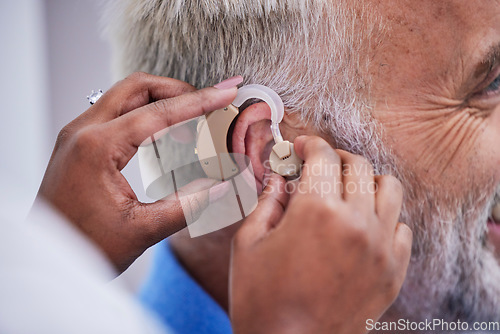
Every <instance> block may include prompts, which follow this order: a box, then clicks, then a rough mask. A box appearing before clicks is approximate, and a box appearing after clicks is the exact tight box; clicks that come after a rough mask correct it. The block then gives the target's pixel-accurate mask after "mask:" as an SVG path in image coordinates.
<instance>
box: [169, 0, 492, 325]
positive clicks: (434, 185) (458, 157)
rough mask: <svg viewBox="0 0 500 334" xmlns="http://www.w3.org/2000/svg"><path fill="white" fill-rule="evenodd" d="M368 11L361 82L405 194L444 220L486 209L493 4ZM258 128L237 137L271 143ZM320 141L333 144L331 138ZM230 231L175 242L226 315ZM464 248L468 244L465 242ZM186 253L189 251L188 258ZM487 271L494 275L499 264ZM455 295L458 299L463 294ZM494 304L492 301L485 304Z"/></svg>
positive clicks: (437, 308) (289, 132)
mask: <svg viewBox="0 0 500 334" xmlns="http://www.w3.org/2000/svg"><path fill="white" fill-rule="evenodd" d="M373 8H374V10H376V11H377V12H378V15H380V16H381V17H382V18H383V21H384V23H385V30H386V31H385V36H383V37H382V38H380V40H381V42H380V43H379V44H376V45H375V46H374V48H373V49H371V50H370V54H369V56H370V59H372V63H371V64H372V65H371V67H370V68H369V69H368V72H367V73H360V75H364V76H365V77H367V78H369V81H370V82H371V87H372V88H371V92H370V98H371V101H372V110H373V111H372V114H373V116H374V118H375V119H376V120H377V121H378V122H379V123H380V124H381V129H382V136H383V138H384V143H385V145H386V146H387V147H389V148H390V149H391V150H392V152H393V155H394V157H395V159H396V160H397V162H398V165H399V168H400V169H401V170H403V171H404V173H402V174H404V175H405V176H408V177H407V178H406V179H405V180H404V188H405V190H406V191H407V192H408V193H409V194H410V195H411V194H412V193H413V191H416V189H420V190H421V192H423V193H425V192H427V193H432V195H433V196H434V197H433V198H434V199H435V200H436V204H439V205H440V208H443V209H444V210H443V211H449V212H451V213H449V215H448V216H447V221H448V220H449V221H453V219H454V218H456V217H457V216H458V214H457V213H456V212H455V211H458V209H459V207H460V203H463V202H464V201H465V199H467V198H469V199H470V201H472V203H475V204H476V207H477V208H481V209H483V208H485V205H486V200H485V199H484V198H482V197H485V198H490V197H492V196H493V194H494V192H495V191H496V190H497V189H498V185H499V183H500V169H499V168H498V166H499V165H500V145H498V143H499V142H500V92H498V89H492V87H493V88H495V87H494V85H493V86H492V82H493V81H494V80H495V78H496V77H497V76H498V75H499V74H500V57H498V56H497V57H491V56H490V57H488V53H490V51H491V49H492V48H493V47H494V46H496V45H498V44H499V43H500V20H499V18H500V4H499V2H498V1H490V0H483V1H481V0H478V1H432V0H425V1H400V0H397V1H379V2H374V3H373ZM488 60H491V61H488ZM488 86H489V88H488ZM259 122H260V120H255V124H256V125H255V126H254V127H250V128H247V133H246V134H243V133H242V134H240V135H239V137H240V138H246V136H249V135H251V136H253V137H261V138H265V139H266V140H267V139H268V138H267V137H265V136H266V134H265V133H264V132H260V131H262V130H260V128H259V127H258V125H257V124H258V123H259ZM262 128H264V127H262ZM254 130H255V134H254V133H252V132H253V131H254ZM249 132H250V133H249ZM282 132H283V134H284V137H285V138H286V139H288V140H293V138H295V137H296V136H297V134H298V133H301V134H307V133H311V129H309V128H307V126H306V125H304V124H297V123H294V122H291V121H290V119H287V118H286V119H285V120H284V124H283V126H282ZM325 139H326V140H327V141H329V142H331V138H328V137H325ZM238 145H239V146H238ZM252 145H254V143H253V142H252V141H250V140H248V141H247V140H240V143H239V144H236V147H243V146H244V147H245V148H246V150H247V151H252V150H258V149H261V150H262V148H263V147H266V146H265V145H262V144H261V145H260V148H252ZM240 150H241V148H240ZM262 152H263V151H262ZM258 156H259V155H254V156H253V158H252V164H259V162H258V161H256V159H257V158H258ZM260 156H261V157H265V156H266V154H265V153H262V154H261V155H260ZM417 195H418V194H417ZM417 195H415V196H417ZM411 199H412V198H411V197H408V198H407V199H406V202H405V203H404V204H405V206H406V208H407V210H408V211H409V212H413V213H414V214H413V215H411V214H409V215H408V217H412V218H414V221H407V223H409V224H410V226H411V227H413V228H415V229H417V230H420V229H422V228H424V229H425V228H426V227H425V226H424V227H422V226H423V225H419V224H421V220H422V219H424V218H421V217H418V216H417V214H418V209H419V208H418V205H419V203H420V202H418V201H416V199H418V198H413V200H414V201H413V202H412V201H411ZM422 201H423V200H422ZM454 210H455V211H454ZM415 212H417V214H415ZM476 218H477V217H476ZM436 228H438V227H436ZM466 228H467V233H470V234H472V232H470V231H473V230H474V229H476V230H480V231H481V230H482V229H484V230H485V231H486V220H485V219H469V220H468V221H466ZM448 229H451V227H450V228H448ZM235 230H236V229H233V228H231V229H227V230H225V231H220V232H218V235H217V236H216V235H210V236H206V237H204V238H203V239H202V238H199V240H188V239H187V238H186V237H185V235H184V234H183V233H182V232H181V233H179V234H177V235H176V236H175V237H174V238H173V239H172V245H173V246H174V249H175V251H176V253H177V255H178V257H179V258H180V260H181V261H182V262H183V263H184V265H185V266H186V268H187V269H188V271H190V272H191V273H192V275H193V276H194V277H195V278H196V279H197V280H198V281H199V282H200V284H201V285H202V286H203V287H204V288H205V289H206V290H207V291H209V293H211V294H212V295H213V296H214V298H215V299H216V300H217V301H218V302H219V303H220V304H221V305H222V306H224V307H227V300H228V297H227V293H226V292H225V291H227V286H226V284H227V283H228V281H227V276H226V274H227V266H228V264H229V252H230V239H231V236H232V233H234V231H235ZM443 233H444V234H445V235H446V233H448V232H446V231H445V232H443ZM450 233H451V232H450ZM450 233H448V234H447V235H450ZM462 233H463V232H462ZM424 238H427V237H426V236H425V230H423V231H422V232H421V233H420V234H419V236H418V240H416V241H421V240H420V239H422V241H421V242H420V243H417V244H418V245H419V247H420V248H418V249H416V250H417V251H419V250H420V249H426V246H428V247H430V246H429V245H427V244H426V243H425V242H426V241H425V240H423V239H424ZM457 238H458V237H457ZM479 238H480V239H481V240H482V239H483V238H484V240H485V241H484V242H483V241H477V242H476V243H477V244H478V246H477V247H480V248H484V250H481V251H483V252H484V254H482V255H488V256H489V252H490V250H491V249H493V248H495V247H496V249H497V250H498V249H500V244H498V242H496V241H498V240H500V238H499V237H498V235H489V236H488V235H483V234H482V233H481V234H480V236H479ZM476 239H477V238H476ZM215 240H216V241H215ZM461 242H464V243H468V241H467V240H465V241H464V240H462V241H461ZM207 245H209V246H207ZM428 247H427V249H428V250H429V254H431V253H430V248H428ZM432 247H433V248H432V249H433V250H436V252H437V253H436V254H439V253H440V249H439V247H442V250H445V249H446V247H448V246H447V245H446V244H445V243H442V244H441V245H439V246H436V245H432ZM190 249H195V251H193V252H192V253H189V251H188V250H190ZM416 254H418V255H422V253H419V252H417V253H416ZM432 254H433V253H432ZM469 262H470V261H469ZM445 265H446V266H453V265H455V266H457V267H456V268H457V270H460V268H461V267H462V266H463V265H464V264H463V263H446V262H441V263H439V264H438V265H437V266H438V268H439V267H440V266H443V267H444V266H445ZM491 265H492V266H498V264H496V263H495V264H491ZM414 267H415V269H414V271H415V273H414V279H419V277H422V276H423V273H424V272H425V270H426V269H427V267H426V266H425V265H423V266H416V265H414ZM434 267H436V265H434ZM493 269H495V270H497V268H493ZM410 270H412V265H410ZM467 270H472V269H470V268H469V269H467ZM467 270H465V269H464V272H463V275H465V277H466V279H467V280H470V282H471V283H475V281H474V280H475V278H473V277H472V274H471V272H468V271H467ZM429 275H430V274H429ZM433 275H435V276H432V277H428V279H429V280H432V279H434V280H435V281H434V282H435V283H437V282H438V281H439V277H440V276H439V272H437V273H436V272H435V273H433ZM485 275H488V273H485ZM208 276H210V279H208ZM424 276H428V275H424ZM491 277H495V276H491ZM415 284H416V285H415V286H413V287H412V286H411V284H410V285H409V286H408V290H411V289H412V288H413V290H415V288H416V287H418V284H419V283H415ZM443 284H446V283H443ZM477 284H479V285H481V283H477ZM471 286H472V284H471ZM455 293H456V294H457V295H460V294H461V291H460V290H458V291H456V292H455ZM408 295H409V296H410V297H408V298H410V299H409V300H410V301H409V303H412V302H411V298H413V300H414V301H413V304H414V305H413V306H414V307H415V308H414V309H413V310H414V311H415V310H418V309H419V307H418V305H422V304H420V303H421V302H423V300H420V299H418V297H419V296H418V295H419V293H417V295H415V296H413V297H411V291H410V292H409V293H408ZM421 295H422V296H424V295H425V292H423V291H422V294H421ZM489 296H491V294H489ZM422 298H424V297H422ZM495 298H497V299H498V296H497V297H495V296H492V297H491V299H492V300H494V299H495ZM428 299H429V298H428ZM429 300H430V299H429ZM451 300H453V299H451ZM431 302H433V303H434V304H433V305H431V306H429V308H430V309H431V311H429V312H433V313H432V314H434V315H439V314H442V313H444V314H445V315H449V316H451V317H460V316H461V315H460V312H461V313H462V317H464V314H465V315H467V317H468V318H469V319H477V318H481V319H489V318H490V317H491V318H495V316H494V314H493V312H494V309H495V308H494V307H492V308H490V312H491V315H492V316H488V315H481V314H480V313H481V312H479V311H477V310H473V309H465V310H461V311H459V313H458V314H454V313H453V312H454V311H453V310H449V311H448V310H447V305H448V304H447V303H448V301H447V300H446V299H443V300H436V301H431ZM440 303H444V306H443V305H441V304H440ZM476 304H477V303H476ZM422 308H423V306H422ZM441 312H442V313H441ZM412 315H414V316H419V315H417V312H412V311H407V313H402V309H399V308H397V307H396V308H393V309H391V310H390V311H389V312H388V313H387V314H386V319H398V318H401V317H411V316H412ZM496 319H498V317H496Z"/></svg>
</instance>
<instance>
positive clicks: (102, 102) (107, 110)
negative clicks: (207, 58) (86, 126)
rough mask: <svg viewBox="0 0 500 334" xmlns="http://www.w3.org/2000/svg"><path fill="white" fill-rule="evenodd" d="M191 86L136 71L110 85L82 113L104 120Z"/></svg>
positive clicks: (95, 121) (100, 120)
mask: <svg viewBox="0 0 500 334" xmlns="http://www.w3.org/2000/svg"><path fill="white" fill-rule="evenodd" d="M195 90H196V88H195V87H193V86H192V85H190V84H188V83H186V82H183V81H180V80H176V79H172V78H166V77H160V76H156V75H152V74H147V73H143V72H136V73H133V74H131V75H129V76H128V77H126V78H125V79H123V80H121V81H119V82H117V83H116V84H115V85H113V87H111V88H110V89H109V90H108V91H107V92H106V93H105V94H104V95H103V96H102V97H101V98H100V99H99V100H98V101H97V102H96V103H95V104H94V105H93V106H92V107H90V108H89V109H88V111H87V112H86V114H87V115H85V116H86V118H87V119H88V120H89V121H90V122H92V123H102V122H107V121H110V120H112V119H114V118H117V117H119V116H121V115H124V114H126V113H128V112H129V111H132V110H134V109H137V108H139V107H142V106H144V105H146V104H149V103H151V102H154V101H158V100H162V99H167V98H172V97H175V96H179V95H182V94H185V93H189V92H193V91H195Z"/></svg>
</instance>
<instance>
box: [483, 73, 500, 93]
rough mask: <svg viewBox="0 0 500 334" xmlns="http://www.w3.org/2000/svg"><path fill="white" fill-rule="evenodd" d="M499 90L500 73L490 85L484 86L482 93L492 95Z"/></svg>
mask: <svg viewBox="0 0 500 334" xmlns="http://www.w3.org/2000/svg"><path fill="white" fill-rule="evenodd" d="M499 90H500V75H499V76H498V77H496V78H495V80H493V81H492V82H491V83H490V84H489V85H488V87H486V88H484V89H483V92H482V93H483V94H484V95H486V96H490V95H493V94H496V93H498V91H499Z"/></svg>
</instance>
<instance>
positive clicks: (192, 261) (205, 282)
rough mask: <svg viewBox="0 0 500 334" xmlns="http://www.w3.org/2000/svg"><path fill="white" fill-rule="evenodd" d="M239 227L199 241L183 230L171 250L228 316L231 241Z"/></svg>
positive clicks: (200, 238)
mask: <svg viewBox="0 0 500 334" xmlns="http://www.w3.org/2000/svg"><path fill="white" fill-rule="evenodd" d="M239 226H240V225H239V224H233V225H231V226H229V227H227V228H225V229H223V230H220V231H217V232H213V233H210V234H207V235H204V236H201V237H197V238H191V237H190V236H189V234H188V232H187V230H183V231H181V232H179V233H177V234H176V235H174V236H172V237H171V238H170V244H171V246H172V250H173V251H174V254H175V256H176V257H177V259H178V260H179V262H180V263H181V264H182V266H183V267H184V268H185V269H186V271H187V272H188V273H189V274H190V275H191V277H193V279H194V280H195V281H196V282H198V284H200V286H201V287H202V288H203V289H204V290H205V291H206V292H207V293H208V294H209V295H210V296H211V297H212V298H213V299H214V300H215V301H216V302H217V303H218V304H219V305H220V306H221V307H222V308H223V309H224V310H225V311H226V312H227V311H228V304H229V294H228V290H229V289H228V287H229V263H230V259H231V239H232V237H233V235H234V233H236V231H237V229H238V228H239Z"/></svg>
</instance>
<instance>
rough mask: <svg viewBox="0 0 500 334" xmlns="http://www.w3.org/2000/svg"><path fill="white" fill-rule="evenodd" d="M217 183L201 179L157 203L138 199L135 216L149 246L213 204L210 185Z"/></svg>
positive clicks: (183, 226)
mask: <svg viewBox="0 0 500 334" xmlns="http://www.w3.org/2000/svg"><path fill="white" fill-rule="evenodd" d="M216 184H217V181H215V180H211V179H198V180H195V181H193V182H191V183H189V184H187V185H186V186H184V187H182V188H180V189H179V190H178V191H177V193H174V194H171V195H169V196H167V197H166V198H164V199H161V200H159V201H156V202H154V203H148V204H145V203H139V202H137V205H136V206H135V207H134V209H133V212H132V217H133V218H134V225H135V227H136V229H137V232H136V234H137V235H138V236H139V235H142V236H143V238H142V240H144V243H145V245H144V247H149V246H152V245H154V244H155V243H157V242H159V241H161V240H163V239H165V238H166V237H168V236H170V235H172V234H174V233H176V232H177V231H180V230H181V229H183V228H185V227H186V226H187V225H188V224H190V223H193V222H195V221H196V220H197V219H198V218H199V217H200V216H201V214H202V213H203V211H204V210H205V209H206V208H207V207H208V205H209V204H210V189H212V187H214V186H215V185H216Z"/></svg>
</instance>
